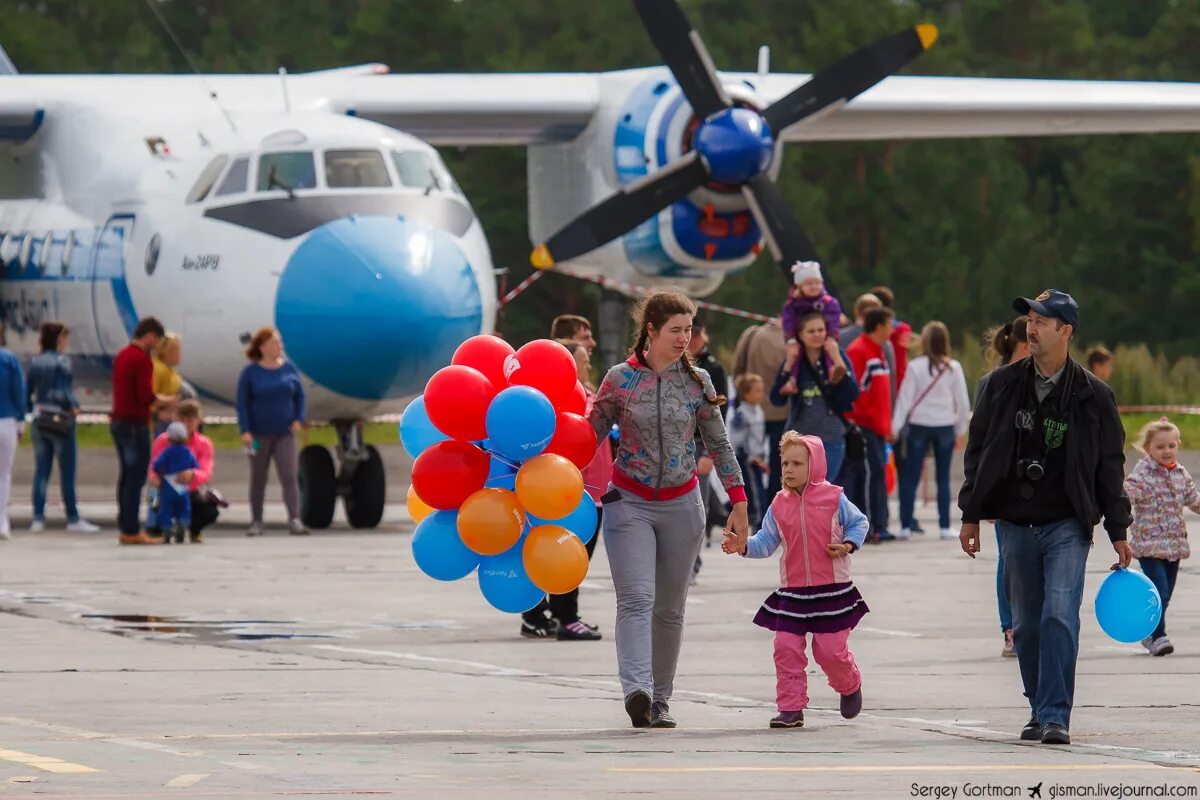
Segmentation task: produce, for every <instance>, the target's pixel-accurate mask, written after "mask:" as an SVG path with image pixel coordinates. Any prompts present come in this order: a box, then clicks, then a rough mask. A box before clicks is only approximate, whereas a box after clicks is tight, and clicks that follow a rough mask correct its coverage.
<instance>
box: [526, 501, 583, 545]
mask: <svg viewBox="0 0 1200 800" xmlns="http://www.w3.org/2000/svg"><path fill="white" fill-rule="evenodd" d="M598 516H599V515H598V514H597V513H596V501H595V500H593V499H592V496H591V495H589V494H588V493H587V492H584V493H583V497H582V498H581V499H580V500H579V505H577V506H575V510H574V511H572V512H571V513H570V514H567V515H566V516H565V517H561V518H559V519H540V518H538V517H535V516H533V515H532V514H530V515H529V524H530V525H531V526H533V527H537V526H538V525H561V526H562V527H564V528H566V529H567V530H569V531H570V532H571V533H573V534H575V535H576V536H578V537H579V539H580V541H582V542H583V543H584V544H587V543H588V542H590V541H591V540H592V537H593V536H595V535H596V520H597V517H598Z"/></svg>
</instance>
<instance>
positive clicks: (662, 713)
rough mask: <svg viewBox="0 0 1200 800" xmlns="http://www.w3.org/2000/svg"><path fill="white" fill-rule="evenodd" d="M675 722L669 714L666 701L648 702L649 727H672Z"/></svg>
mask: <svg viewBox="0 0 1200 800" xmlns="http://www.w3.org/2000/svg"><path fill="white" fill-rule="evenodd" d="M675 724H676V723H675V718H674V717H672V716H671V710H670V708H668V707H667V704H666V703H664V702H662V701H661V700H657V701H655V702H653V703H651V704H650V727H651V728H674V727H675Z"/></svg>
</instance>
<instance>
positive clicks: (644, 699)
mask: <svg viewBox="0 0 1200 800" xmlns="http://www.w3.org/2000/svg"><path fill="white" fill-rule="evenodd" d="M650 705H651V703H650V695H648V694H646V693H645V692H643V691H642V690H641V689H638V690H637V691H636V692H634V693H633V694H631V695H629V697H626V698H625V713H626V714H628V715H629V721H630V722H632V723H633V727H635V728H649V727H650V725H651V724H652V723H651V721H650Z"/></svg>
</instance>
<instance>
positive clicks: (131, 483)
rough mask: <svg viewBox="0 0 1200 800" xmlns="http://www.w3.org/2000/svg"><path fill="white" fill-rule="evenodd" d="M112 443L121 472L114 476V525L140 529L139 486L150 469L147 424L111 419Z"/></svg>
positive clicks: (134, 530) (128, 532)
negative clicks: (115, 487)
mask: <svg viewBox="0 0 1200 800" xmlns="http://www.w3.org/2000/svg"><path fill="white" fill-rule="evenodd" d="M109 430H110V431H111V432H112V439H113V446H114V447H116V448H117V461H118V462H119V464H120V473H119V475H118V477H117V527H118V528H119V529H120V531H121V533H123V534H126V535H132V534H136V533H137V532H138V531H140V530H141V521H140V519H139V512H140V506H141V502H142V487H143V486H145V485H146V474H147V472H148V471H149V470H150V426H149V424H146V423H142V424H136V423H132V422H115V421H114V422H112V423H111V424H110V425H109Z"/></svg>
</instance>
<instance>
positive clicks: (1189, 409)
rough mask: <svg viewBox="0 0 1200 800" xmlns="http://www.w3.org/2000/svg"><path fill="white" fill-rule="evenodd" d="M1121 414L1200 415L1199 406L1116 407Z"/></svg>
mask: <svg viewBox="0 0 1200 800" xmlns="http://www.w3.org/2000/svg"><path fill="white" fill-rule="evenodd" d="M1117 410H1118V411H1120V412H1121V413H1122V414H1184V415H1189V416H1190V415H1193V414H1200V406H1117Z"/></svg>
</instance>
